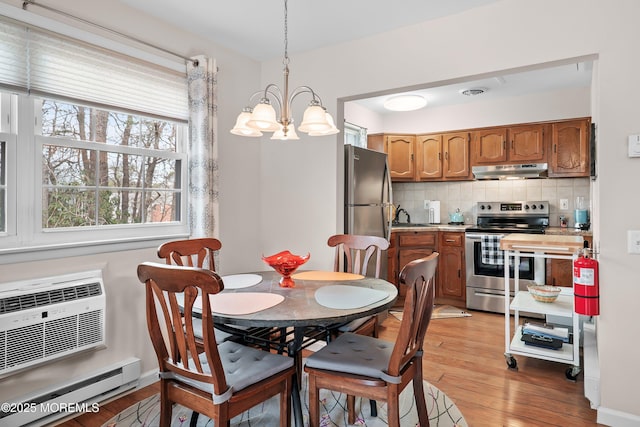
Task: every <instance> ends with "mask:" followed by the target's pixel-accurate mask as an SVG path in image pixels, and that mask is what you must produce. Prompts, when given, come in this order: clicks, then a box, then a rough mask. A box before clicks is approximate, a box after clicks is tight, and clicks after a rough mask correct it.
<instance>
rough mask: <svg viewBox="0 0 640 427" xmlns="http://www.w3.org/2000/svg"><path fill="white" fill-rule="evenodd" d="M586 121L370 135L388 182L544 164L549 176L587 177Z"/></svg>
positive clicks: (588, 122) (453, 177)
mask: <svg viewBox="0 0 640 427" xmlns="http://www.w3.org/2000/svg"><path fill="white" fill-rule="evenodd" d="M590 128H591V119H590V118H588V117H586V118H580V119H571V120H562V121H556V122H541V123H524V124H517V125H508V126H494V127H491V128H478V129H469V130H460V131H453V132H445V133H443V132H440V133H429V134H418V135H413V134H371V135H369V136H368V138H367V147H368V148H369V149H372V150H377V151H382V152H385V153H387V155H388V162H389V170H390V175H391V179H392V180H393V181H404V182H407V181H465V180H473V174H472V173H471V166H472V165H474V166H475V165H501V164H514V163H548V164H549V177H551V178H564V177H588V176H589V175H590V166H591V163H590V149H591V145H590V140H589V131H590Z"/></svg>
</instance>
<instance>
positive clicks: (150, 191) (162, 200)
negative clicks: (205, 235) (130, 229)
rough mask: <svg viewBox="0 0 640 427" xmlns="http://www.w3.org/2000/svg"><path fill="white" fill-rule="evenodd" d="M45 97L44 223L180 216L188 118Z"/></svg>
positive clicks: (149, 220)
mask: <svg viewBox="0 0 640 427" xmlns="http://www.w3.org/2000/svg"><path fill="white" fill-rule="evenodd" d="M39 104H40V105H41V108H40V110H41V120H40V122H41V126H40V127H39V129H38V130H39V131H40V134H41V137H39V138H36V141H38V147H41V153H42V202H43V206H42V228H43V229H56V228H64V227H91V226H105V225H111V224H143V223H167V222H176V221H180V219H181V211H180V209H181V202H180V201H181V200H182V186H181V182H182V176H181V170H182V167H181V165H182V163H183V160H184V158H183V156H180V155H177V154H176V153H177V152H178V151H179V149H178V148H179V141H180V139H181V138H180V137H181V135H182V134H183V131H184V129H183V128H184V127H185V126H184V125H180V124H177V123H171V122H168V121H165V120H158V119H151V118H145V117H141V116H137V115H132V114H121V113H117V112H112V111H106V110H101V109H97V108H90V107H83V106H80V105H73V104H68V103H63V102H57V101H54V100H50V99H45V100H43V101H41V102H39Z"/></svg>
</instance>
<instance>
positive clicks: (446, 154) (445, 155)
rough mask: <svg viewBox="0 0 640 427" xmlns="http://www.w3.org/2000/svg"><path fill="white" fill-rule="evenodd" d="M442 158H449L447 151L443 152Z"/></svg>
mask: <svg viewBox="0 0 640 427" xmlns="http://www.w3.org/2000/svg"><path fill="white" fill-rule="evenodd" d="M444 159H445V160H449V152H448V151H445V152H444Z"/></svg>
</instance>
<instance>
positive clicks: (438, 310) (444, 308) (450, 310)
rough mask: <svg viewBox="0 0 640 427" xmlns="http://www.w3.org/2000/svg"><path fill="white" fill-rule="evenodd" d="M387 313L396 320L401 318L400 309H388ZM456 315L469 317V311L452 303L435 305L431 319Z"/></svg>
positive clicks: (448, 317)
mask: <svg viewBox="0 0 640 427" xmlns="http://www.w3.org/2000/svg"><path fill="white" fill-rule="evenodd" d="M389 314H391V315H392V316H393V317H395V318H396V319H398V320H400V321H401V320H402V311H401V310H393V309H392V310H389ZM456 317H471V313H468V312H466V311H464V310H463V309H461V308H458V307H454V306H452V305H436V306H435V307H434V309H433V313H432V314H431V318H432V319H453V318H456Z"/></svg>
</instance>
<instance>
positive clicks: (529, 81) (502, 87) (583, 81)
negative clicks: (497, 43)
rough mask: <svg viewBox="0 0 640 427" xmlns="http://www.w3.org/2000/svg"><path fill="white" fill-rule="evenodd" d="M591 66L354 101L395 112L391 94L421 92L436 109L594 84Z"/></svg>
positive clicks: (556, 68)
mask: <svg viewBox="0 0 640 427" xmlns="http://www.w3.org/2000/svg"><path fill="white" fill-rule="evenodd" d="M592 68H593V64H592V62H590V61H589V62H577V63H573V62H572V63H567V64H563V65H554V66H550V67H544V68H539V69H535V70H530V71H518V72H511V73H504V74H501V75H493V76H491V77H486V78H482V79H478V80H472V81H464V82H460V83H455V84H450V85H444V86H442V85H440V86H436V87H431V88H423V89H415V88H413V89H412V90H411V91H402V90H391V91H390V92H391V93H386V94H384V95H380V96H371V95H367V96H365V97H364V98H362V99H358V100H355V101H353V102H356V103H358V104H360V105H361V106H363V107H365V108H367V109H369V110H371V111H374V112H376V113H378V114H395V113H394V112H392V111H388V110H386V109H385V108H384V105H383V104H384V101H385V100H386V99H388V98H389V97H391V96H395V95H398V94H403V93H411V94H419V95H422V96H423V97H424V98H426V100H427V108H428V107H432V108H433V107H444V106H447V105H454V104H466V103H470V102H476V101H483V102H484V101H492V100H496V99H499V98H506V97H516V96H522V95H527V94H533V93H543V92H551V91H557V90H563V89H570V88H589V87H590V86H591V75H592ZM467 89H482V90H484V92H483V93H481V94H479V95H473V96H469V95H465V94H463V93H462V92H463V91H465V90H467Z"/></svg>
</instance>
